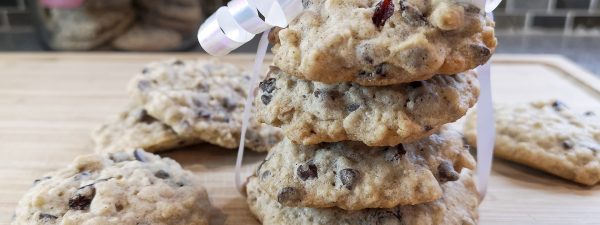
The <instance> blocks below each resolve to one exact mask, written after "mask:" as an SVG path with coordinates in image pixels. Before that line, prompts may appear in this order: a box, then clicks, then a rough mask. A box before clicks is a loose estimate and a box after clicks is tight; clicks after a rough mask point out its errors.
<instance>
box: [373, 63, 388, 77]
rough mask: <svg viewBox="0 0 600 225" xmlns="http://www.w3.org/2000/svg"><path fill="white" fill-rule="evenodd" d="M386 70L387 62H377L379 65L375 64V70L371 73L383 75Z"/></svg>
mask: <svg viewBox="0 0 600 225" xmlns="http://www.w3.org/2000/svg"><path fill="white" fill-rule="evenodd" d="M387 70H388V64H387V63H382V64H379V65H377V66H375V72H374V73H373V75H374V76H381V77H385V75H386V74H387Z"/></svg>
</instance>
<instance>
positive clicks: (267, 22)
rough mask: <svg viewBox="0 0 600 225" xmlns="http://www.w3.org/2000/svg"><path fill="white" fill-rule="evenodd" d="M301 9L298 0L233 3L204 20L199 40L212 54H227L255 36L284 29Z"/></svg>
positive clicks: (302, 8)
mask: <svg viewBox="0 0 600 225" xmlns="http://www.w3.org/2000/svg"><path fill="white" fill-rule="evenodd" d="M302 10H304V7H303V6H302V1H301V0H233V1H231V2H229V3H227V7H225V6H223V7H221V8H219V9H218V10H217V12H215V13H214V14H213V15H211V16H210V17H208V19H206V21H205V22H204V24H202V26H201V27H200V30H199V31H198V41H199V42H200V45H201V46H202V48H204V50H205V51H206V52H208V53H209V54H211V55H216V56H223V55H227V54H229V53H230V52H231V51H233V50H234V49H236V48H238V47H240V46H242V45H243V44H245V43H247V42H248V41H250V40H252V38H254V36H255V35H256V34H259V33H262V32H264V31H267V30H269V29H271V28H272V27H274V26H278V27H286V26H287V25H288V24H289V22H290V21H292V20H293V19H294V18H296V17H297V16H298V15H299V14H300V13H301V12H302ZM261 15H262V16H263V17H264V18H265V19H264V20H263V19H262V18H261Z"/></svg>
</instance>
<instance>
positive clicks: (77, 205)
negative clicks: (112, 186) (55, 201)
mask: <svg viewBox="0 0 600 225" xmlns="http://www.w3.org/2000/svg"><path fill="white" fill-rule="evenodd" d="M95 195H96V188H95V187H94V184H89V185H86V186H83V187H80V188H79V189H77V191H75V194H74V195H73V196H71V198H69V208H70V209H74V210H86V209H88V208H89V207H90V204H92V200H93V199H94V196H95Z"/></svg>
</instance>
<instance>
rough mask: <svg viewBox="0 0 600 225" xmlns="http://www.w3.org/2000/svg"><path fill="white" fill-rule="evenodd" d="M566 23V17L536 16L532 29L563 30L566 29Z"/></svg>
mask: <svg viewBox="0 0 600 225" xmlns="http://www.w3.org/2000/svg"><path fill="white" fill-rule="evenodd" d="M565 22H566V17H565V16H534V17H533V23H532V28H534V29H536V28H540V29H563V28H564V27H565Z"/></svg>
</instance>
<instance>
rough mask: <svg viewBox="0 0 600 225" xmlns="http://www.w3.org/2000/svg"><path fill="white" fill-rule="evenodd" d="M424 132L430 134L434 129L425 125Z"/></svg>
mask: <svg viewBox="0 0 600 225" xmlns="http://www.w3.org/2000/svg"><path fill="white" fill-rule="evenodd" d="M423 130H425V131H426V132H429V131H431V130H433V127H431V126H429V125H425V126H423Z"/></svg>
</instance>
